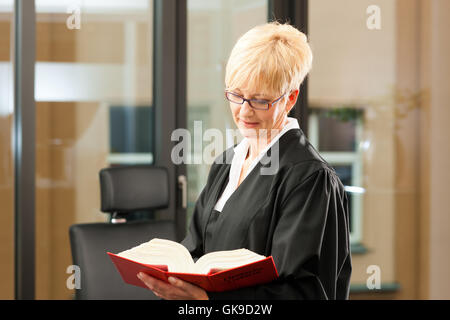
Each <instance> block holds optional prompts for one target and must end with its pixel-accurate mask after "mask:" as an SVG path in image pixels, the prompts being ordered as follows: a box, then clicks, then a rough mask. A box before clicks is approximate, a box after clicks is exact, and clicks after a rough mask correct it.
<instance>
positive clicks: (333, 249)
mask: <svg viewBox="0 0 450 320" xmlns="http://www.w3.org/2000/svg"><path fill="white" fill-rule="evenodd" d="M275 144H278V147H279V165H278V171H277V172H276V173H275V174H272V175H263V174H261V171H260V169H261V167H262V166H263V165H266V166H267V167H268V166H270V165H271V164H270V163H269V164H267V162H263V161H260V162H258V164H257V165H256V166H255V167H254V168H253V170H252V171H251V172H249V174H248V175H247V177H245V179H244V180H243V181H242V183H241V184H240V185H239V186H238V188H237V189H236V190H235V191H234V192H233V194H232V195H231V196H230V198H229V199H228V200H227V202H226V203H225V205H224V207H223V210H222V212H218V211H216V210H214V206H215V204H216V202H217V200H218V199H219V198H220V195H221V193H222V192H223V190H224V189H225V187H226V185H227V183H228V178H229V171H230V167H231V161H230V159H231V158H232V157H233V155H234V151H233V147H231V148H229V149H227V150H225V151H224V152H223V153H222V154H221V155H220V156H219V157H217V158H216V160H215V162H214V163H213V164H212V166H211V169H210V172H209V175H208V179H207V183H206V186H205V187H204V188H203V190H202V192H201V193H200V195H199V197H198V199H197V202H196V204H195V208H194V212H193V216H192V219H191V221H190V226H189V230H188V234H187V236H186V238H185V239H184V240H183V241H182V244H183V245H184V246H186V248H187V249H188V250H189V252H190V253H191V255H192V257H193V258H194V260H196V259H198V258H199V257H201V256H202V255H204V254H206V253H209V252H213V251H220V250H233V249H239V248H247V249H249V250H252V251H254V252H256V253H258V254H261V255H264V256H272V257H273V259H274V262H275V266H276V268H277V271H278V274H279V278H278V279H277V280H276V281H274V282H271V283H268V284H264V285H256V286H252V287H247V288H242V289H237V290H232V291H226V292H208V296H209V298H210V299H211V300H215V299H347V298H348V294H349V286H350V275H351V270H352V264H351V255H350V238H349V216H348V199H347V195H346V193H345V191H344V187H343V185H342V183H341V181H340V180H339V178H338V177H337V175H336V173H335V171H334V169H333V168H332V167H331V166H330V165H328V164H327V163H326V162H325V160H323V159H322V158H321V157H320V155H319V154H318V152H317V151H316V150H315V149H314V148H313V146H312V145H311V144H310V143H309V142H308V140H307V139H306V137H305V135H304V133H303V132H302V130H301V129H290V130H288V131H287V132H285V133H284V134H283V135H282V136H281V137H280V139H279V140H278V141H277V142H276V143H275ZM272 148H273V147H272ZM272 148H271V149H272ZM271 149H269V151H270V150H271ZM269 151H268V152H269ZM269 154H270V153H266V154H265V155H264V157H263V159H265V160H264V161H267V157H269ZM269 159H270V157H269ZM264 163H266V164H264Z"/></svg>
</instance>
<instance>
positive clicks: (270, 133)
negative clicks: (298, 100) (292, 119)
mask: <svg viewBox="0 0 450 320" xmlns="http://www.w3.org/2000/svg"><path fill="white" fill-rule="evenodd" d="M287 123H288V119H287V117H286V118H285V120H284V121H283V125H282V127H281V128H273V129H272V130H266V132H263V134H261V135H258V136H256V137H255V138H248V141H249V150H248V153H247V155H246V156H245V160H249V161H253V160H254V159H256V158H257V157H258V155H259V154H260V153H261V151H262V150H264V148H265V147H267V146H268V145H269V144H270V142H271V141H272V139H273V138H275V137H276V136H277V135H278V134H279V133H280V132H281V130H282V129H283V127H284V126H285V125H286V124H287Z"/></svg>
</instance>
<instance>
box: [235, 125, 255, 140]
mask: <svg viewBox="0 0 450 320" xmlns="http://www.w3.org/2000/svg"><path fill="white" fill-rule="evenodd" d="M239 132H240V133H241V135H242V136H243V137H246V138H254V137H256V136H257V135H258V130H257V129H255V128H242V127H240V128H239Z"/></svg>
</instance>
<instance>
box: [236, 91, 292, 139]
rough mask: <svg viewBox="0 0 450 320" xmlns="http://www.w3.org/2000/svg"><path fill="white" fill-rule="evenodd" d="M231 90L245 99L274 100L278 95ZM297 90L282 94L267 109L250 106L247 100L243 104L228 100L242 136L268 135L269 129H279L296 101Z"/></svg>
mask: <svg viewBox="0 0 450 320" xmlns="http://www.w3.org/2000/svg"><path fill="white" fill-rule="evenodd" d="M231 92H233V93H235V94H237V95H240V96H242V97H244V98H246V99H262V100H267V101H274V100H276V99H278V98H279V96H277V97H274V96H272V95H268V94H265V93H264V92H258V91H255V90H252V91H245V90H240V89H235V90H232V91H231ZM297 96H298V90H295V91H293V92H291V93H290V95H289V96H288V95H286V96H284V97H283V98H282V99H280V100H279V101H278V102H276V103H275V104H273V105H272V106H271V107H270V108H269V109H268V110H258V109H253V108H252V107H250V105H249V104H248V102H247V101H245V102H244V103H243V104H237V103H233V102H230V109H231V113H232V115H233V119H234V122H235V123H236V126H237V127H238V129H239V131H240V132H241V134H242V135H243V136H244V137H247V138H257V137H263V136H264V137H265V136H267V135H269V136H270V133H271V130H273V129H276V130H281V129H282V128H283V126H284V121H285V119H286V115H287V114H288V113H289V111H290V110H291V108H292V107H293V106H294V104H295V102H296V101H297Z"/></svg>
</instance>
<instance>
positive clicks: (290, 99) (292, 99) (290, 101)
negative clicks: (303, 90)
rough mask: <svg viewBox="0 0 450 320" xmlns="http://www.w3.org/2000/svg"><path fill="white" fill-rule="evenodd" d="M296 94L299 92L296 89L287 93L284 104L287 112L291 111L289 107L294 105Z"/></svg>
mask: <svg viewBox="0 0 450 320" xmlns="http://www.w3.org/2000/svg"><path fill="white" fill-rule="evenodd" d="M298 94H299V90H298V89H297V90H294V91H291V93H290V94H289V97H288V102H287V104H286V111H287V113H289V112H290V111H291V109H292V108H293V107H294V105H295V103H296V102H297V99H298Z"/></svg>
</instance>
